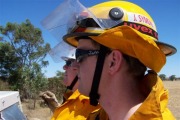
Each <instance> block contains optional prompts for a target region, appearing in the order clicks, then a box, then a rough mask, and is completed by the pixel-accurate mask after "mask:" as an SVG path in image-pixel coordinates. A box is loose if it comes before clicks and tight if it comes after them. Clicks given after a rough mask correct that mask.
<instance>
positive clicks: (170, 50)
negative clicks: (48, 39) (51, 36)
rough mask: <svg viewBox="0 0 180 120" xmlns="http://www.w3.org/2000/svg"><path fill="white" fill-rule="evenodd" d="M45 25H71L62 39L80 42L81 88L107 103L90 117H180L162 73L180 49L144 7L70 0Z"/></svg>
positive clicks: (137, 119)
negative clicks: (171, 107) (172, 109)
mask: <svg viewBox="0 0 180 120" xmlns="http://www.w3.org/2000/svg"><path fill="white" fill-rule="evenodd" d="M64 9H66V10H64ZM43 24H44V26H45V27H46V28H47V29H49V30H52V29H53V28H55V29H54V30H52V31H57V30H58V29H59V30H62V28H61V27H59V26H62V25H65V24H66V25H67V26H66V27H67V28H66V30H67V31H66V32H65V34H63V35H62V38H63V40H64V41H65V42H66V43H68V44H70V45H71V46H75V47H77V50H76V62H77V63H78V66H77V68H78V81H79V87H78V89H79V91H80V92H81V93H82V94H84V95H86V96H89V97H90V103H91V104H92V105H94V106H96V105H98V103H99V104H100V105H101V106H102V109H100V110H98V111H96V112H93V113H91V114H90V115H89V117H88V119H89V120H91V119H96V120H108V119H110V120H150V119H157V120H174V119H175V118H174V116H173V115H172V113H171V112H170V110H169V109H168V108H167V102H168V91H167V90H166V89H165V88H164V86H163V82H162V80H161V79H160V78H159V76H158V74H157V73H158V72H159V71H160V70H161V69H162V67H163V66H164V65H165V63H166V57H167V56H170V55H173V54H175V53H176V51H177V50H176V48H175V47H173V46H172V45H169V44H167V43H163V42H160V41H159V40H158V33H157V29H156V25H155V23H154V21H153V19H152V18H151V16H150V15H149V14H148V13H147V12H146V11H145V10H144V9H143V8H141V7H140V6H138V5H136V4H133V3H131V2H127V1H117V0H116V1H108V2H104V3H100V4H97V5H95V6H92V7H90V8H86V7H85V6H83V5H82V4H81V3H80V2H79V0H66V1H64V3H62V4H61V5H60V6H59V7H58V8H57V9H56V10H55V11H54V12H53V13H52V14H51V15H50V16H48V18H47V19H46V20H45V21H44V22H43ZM64 30H65V29H64ZM56 35H57V34H56ZM60 36H61V35H59V38H61V37H60ZM106 114H107V115H108V117H107V116H106Z"/></svg>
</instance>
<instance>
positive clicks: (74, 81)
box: [66, 76, 78, 91]
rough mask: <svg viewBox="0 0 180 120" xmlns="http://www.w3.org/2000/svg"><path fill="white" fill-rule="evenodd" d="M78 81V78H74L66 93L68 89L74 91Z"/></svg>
mask: <svg viewBox="0 0 180 120" xmlns="http://www.w3.org/2000/svg"><path fill="white" fill-rule="evenodd" d="M77 81H78V76H76V77H75V78H74V80H73V81H72V83H71V85H70V86H67V88H66V91H67V89H69V90H72V89H73V87H74V85H75V84H76V82H77Z"/></svg>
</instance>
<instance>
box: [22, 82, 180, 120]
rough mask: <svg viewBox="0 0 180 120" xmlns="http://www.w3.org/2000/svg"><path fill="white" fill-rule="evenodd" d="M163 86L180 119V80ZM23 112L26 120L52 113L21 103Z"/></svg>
mask: <svg viewBox="0 0 180 120" xmlns="http://www.w3.org/2000/svg"><path fill="white" fill-rule="evenodd" d="M164 86H165V87H166V88H167V89H168V90H169V104H168V107H169V109H170V110H171V112H172V113H173V114H174V116H175V117H176V119H177V120H180V112H179V111H180V81H164ZM22 105H23V112H24V113H25V115H26V116H27V118H28V120H50V118H51V116H52V113H51V112H50V109H49V108H47V107H43V108H42V107H40V106H39V104H38V105H37V107H36V109H35V110H32V109H29V107H30V106H31V105H29V104H27V103H23V104H22Z"/></svg>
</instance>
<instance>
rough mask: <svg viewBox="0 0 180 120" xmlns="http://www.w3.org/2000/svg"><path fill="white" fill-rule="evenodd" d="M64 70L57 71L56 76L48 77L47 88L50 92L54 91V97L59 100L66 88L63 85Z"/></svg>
mask: <svg viewBox="0 0 180 120" xmlns="http://www.w3.org/2000/svg"><path fill="white" fill-rule="evenodd" d="M63 76H64V72H61V71H57V72H56V76H55V77H53V78H49V85H48V89H49V90H51V92H53V93H55V95H56V97H57V98H58V99H59V100H60V99H61V98H62V96H63V93H64V91H65V89H66V87H65V86H64V85H63V83H62V80H63Z"/></svg>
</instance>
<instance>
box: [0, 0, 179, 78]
mask: <svg viewBox="0 0 180 120" xmlns="http://www.w3.org/2000/svg"><path fill="white" fill-rule="evenodd" d="M105 1H108V0H80V2H81V3H82V4H83V5H84V6H86V7H90V6H93V5H95V4H98V3H101V2H105ZM127 1H129V2H133V3H135V4H137V5H139V6H141V7H142V8H144V9H145V10H146V11H147V12H148V13H149V14H150V15H151V17H152V18H153V20H154V22H155V24H156V27H157V31H158V36H159V41H162V42H165V43H168V44H171V45H173V46H174V47H176V49H177V53H176V54H175V55H173V56H169V57H167V60H166V65H165V66H164V67H163V68H162V69H161V71H160V72H159V73H158V74H165V75H166V76H167V77H169V76H170V75H176V77H180V52H179V50H180V6H179V5H180V1H179V0H127ZM62 2H63V0H0V25H2V26H5V25H6V23H7V22H12V23H21V22H25V20H26V19H29V20H30V21H31V23H32V24H33V25H34V26H35V27H37V28H40V29H41V30H42V32H43V38H44V41H45V42H46V43H50V44H51V47H54V46H55V45H56V44H57V41H56V40H55V38H54V37H53V36H52V35H51V34H50V33H49V32H48V31H47V30H46V29H44V28H43V26H42V25H41V21H42V20H43V19H44V18H45V17H46V16H47V15H48V14H49V13H50V12H52V11H53V10H54V9H55V8H56V7H57V6H58V5H59V4H60V3H62ZM46 60H48V61H49V66H48V67H46V68H44V69H43V71H44V72H45V75H46V76H47V77H53V76H55V75H56V72H57V70H60V71H63V69H62V67H63V64H64V62H63V61H62V62H60V63H56V62H54V61H53V60H52V58H51V57H50V56H49V55H47V57H46Z"/></svg>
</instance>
